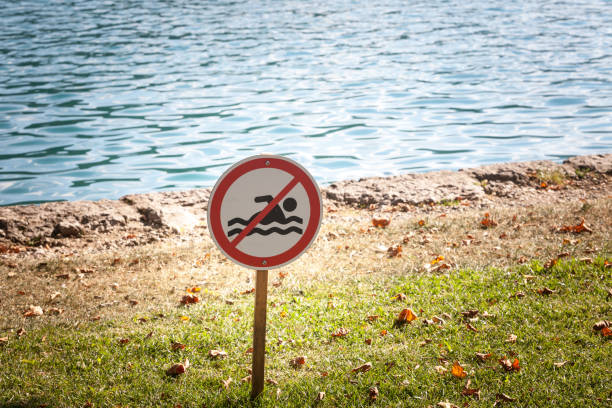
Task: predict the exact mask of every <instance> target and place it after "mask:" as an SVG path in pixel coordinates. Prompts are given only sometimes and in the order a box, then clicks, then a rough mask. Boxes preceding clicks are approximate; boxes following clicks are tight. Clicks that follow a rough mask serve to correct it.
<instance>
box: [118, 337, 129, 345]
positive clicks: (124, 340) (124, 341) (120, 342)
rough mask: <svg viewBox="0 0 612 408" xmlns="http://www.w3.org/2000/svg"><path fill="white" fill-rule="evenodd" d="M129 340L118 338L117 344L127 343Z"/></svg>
mask: <svg viewBox="0 0 612 408" xmlns="http://www.w3.org/2000/svg"><path fill="white" fill-rule="evenodd" d="M129 342H130V339H125V338H124V339H119V344H128V343H129Z"/></svg>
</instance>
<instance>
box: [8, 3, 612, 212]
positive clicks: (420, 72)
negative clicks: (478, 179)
mask: <svg viewBox="0 0 612 408" xmlns="http://www.w3.org/2000/svg"><path fill="white" fill-rule="evenodd" d="M0 5H1V6H2V9H3V18H2V19H0V56H1V58H0V140H1V142H2V151H0V204H11V203H26V202H42V201H50V200H74V199H99V198H116V197H119V196H121V195H123V194H128V193H136V192H146V191H152V190H168V189H187V188H193V187H206V186H211V185H212V184H213V183H214V182H215V180H216V179H217V177H218V176H219V175H220V174H221V173H222V172H223V170H224V169H225V168H227V166H229V165H230V164H232V163H234V162H235V161H237V160H239V159H241V158H243V157H246V156H248V155H251V154H256V153H264V152H265V153H272V154H283V155H287V156H289V157H292V158H293V159H295V160H298V161H299V162H300V163H302V164H303V165H304V166H306V167H307V168H308V169H309V170H311V171H312V173H313V174H314V175H315V177H316V178H317V179H318V181H320V182H323V183H325V182H330V181H334V180H338V179H347V178H358V177H364V176H372V175H390V174H398V173H402V172H413V171H427V170H434V169H456V168H460V167H468V166H475V165H479V164H483V163H490V162H497V161H508V160H530V159H540V158H549V159H562V158H564V157H567V156H571V155H576V154H589V153H599V152H608V151H610V150H611V148H612V123H611V122H612V121H611V118H612V115H611V114H610V113H611V112H612V103H611V102H610V101H611V100H612V87H611V83H612V73H611V68H610V67H612V47H611V44H612V18H611V17H610V16H612V4H610V3H609V2H606V1H604V0H599V1H552V2H546V3H542V2H528V1H514V2H504V3H501V4H497V6H492V5H491V3H490V2H485V1H476V2H459V1H457V0H451V1H442V0H440V1H427V2H425V1H420V2H418V1H417V2H411V3H410V4H408V3H406V2H402V1H399V0H396V1H391V0H389V1H380V2H366V1H336V2H322V1H321V2H316V1H315V2H298V1H286V2H276V1H263V0H254V1H221V2H201V3H198V4H195V2H188V1H178V0H176V1H163V2H161V1H147V2H135V1H127V2H108V1H100V0H92V1H77V2H73V1H65V0H58V1H53V2H43V1H33V0H31V1H23V2H9V1H0Z"/></svg>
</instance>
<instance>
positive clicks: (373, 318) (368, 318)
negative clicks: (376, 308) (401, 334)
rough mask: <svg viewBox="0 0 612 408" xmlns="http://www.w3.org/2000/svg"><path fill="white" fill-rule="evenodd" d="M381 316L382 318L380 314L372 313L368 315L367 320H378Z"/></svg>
mask: <svg viewBox="0 0 612 408" xmlns="http://www.w3.org/2000/svg"><path fill="white" fill-rule="evenodd" d="M379 318H380V316H379V315H371V316H368V317H367V320H368V321H370V322H373V321H376V320H378V319H379Z"/></svg>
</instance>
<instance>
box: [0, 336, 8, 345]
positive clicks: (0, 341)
mask: <svg viewBox="0 0 612 408" xmlns="http://www.w3.org/2000/svg"><path fill="white" fill-rule="evenodd" d="M8 340H9V338H8V336H7V337H0V344H4V343H8Z"/></svg>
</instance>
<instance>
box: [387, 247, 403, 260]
mask: <svg viewBox="0 0 612 408" xmlns="http://www.w3.org/2000/svg"><path fill="white" fill-rule="evenodd" d="M387 256H388V257H389V258H395V257H400V256H402V246H401V245H400V244H396V245H391V246H390V247H389V248H387Z"/></svg>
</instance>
